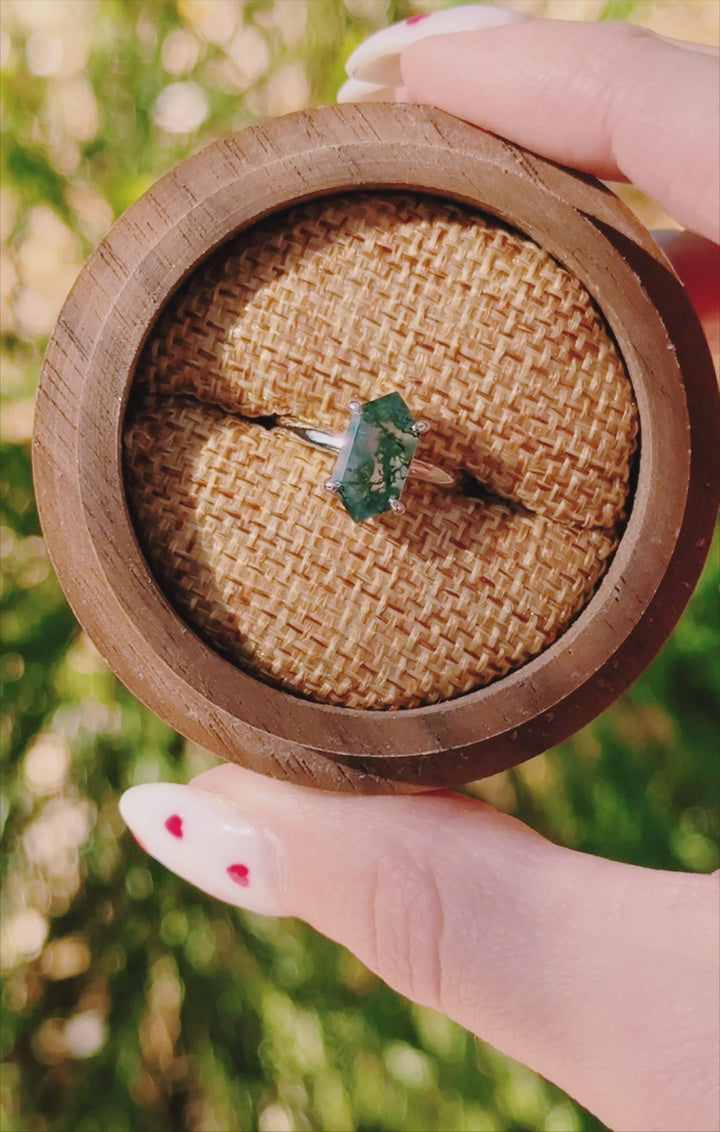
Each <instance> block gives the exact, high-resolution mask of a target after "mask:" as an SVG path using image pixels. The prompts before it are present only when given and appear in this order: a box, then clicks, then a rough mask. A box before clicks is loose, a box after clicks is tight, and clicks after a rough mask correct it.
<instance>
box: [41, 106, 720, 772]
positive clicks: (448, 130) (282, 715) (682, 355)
mask: <svg viewBox="0 0 720 1132" xmlns="http://www.w3.org/2000/svg"><path fill="white" fill-rule="evenodd" d="M357 188H394V189H399V188H406V189H411V190H422V191H424V192H429V193H434V194H437V195H439V196H442V197H446V198H448V199H452V200H456V201H461V202H466V203H469V204H471V205H475V206H478V207H480V208H481V209H482V210H483V211H484V212H486V213H489V214H491V215H495V216H498V217H499V218H500V219H502V220H504V221H506V222H508V223H510V224H512V225H513V226H514V227H516V228H517V229H519V230H520V231H522V232H525V233H526V234H527V235H528V236H530V237H531V238H532V239H533V240H535V241H536V242H537V243H538V244H539V245H540V246H541V247H543V248H544V249H545V250H546V251H548V252H549V253H550V254H551V255H553V256H554V257H556V258H557V259H558V260H559V261H560V262H561V263H563V264H564V265H565V266H566V267H567V268H568V270H569V271H570V272H572V273H573V274H575V275H576V276H577V277H578V278H579V279H580V281H581V282H582V283H583V284H584V285H585V287H586V288H587V289H588V291H589V292H590V294H591V295H592V296H593V298H594V299H595V301H596V302H597V304H598V306H599V307H600V309H601V311H602V312H603V314H604V316H605V318H606V320H607V323H608V325H609V327H610V329H611V331H612V333H613V335H614V338H615V340H616V342H617V344H618V348H619V350H620V352H621V354H622V356H623V360H624V362H625V365H626V369H627V371H628V374H629V376H630V378H631V381H632V383H633V389H634V393H635V398H636V402H637V405H638V410H639V415H640V432H641V456H640V462H639V471H638V481H637V486H636V490H635V496H634V502H633V508H632V513H631V515H630V519H629V521H628V524H627V528H626V530H625V533H624V536H623V538H622V540H621V543H620V546H619V548H618V550H617V552H616V554H615V556H614V559H613V562H612V564H611V566H610V568H609V570H608V572H607V574H606V576H605V578H604V580H603V582H602V583H601V585H600V586H599V588H598V590H597V592H596V594H595V596H594V597H593V598H592V600H591V601H590V602H589V603H588V605H587V606H586V607H585V609H584V610H583V612H582V613H581V614H580V616H579V617H578V618H577V620H576V621H575V622H574V623H573V625H572V626H571V627H570V628H569V629H568V630H567V631H566V632H565V633H564V634H563V636H562V637H561V638H560V639H559V640H558V641H556V642H555V644H553V645H552V646H550V648H548V649H546V651H545V652H543V653H542V654H541V655H540V656H539V657H537V658H536V659H534V660H532V661H530V662H529V663H528V664H527V665H525V666H524V667H523V668H522V669H520V670H518V671H516V672H514V673H512V674H511V675H509V676H507V677H505V678H504V679H501V680H499V681H497V682H496V683H494V684H491V685H489V686H488V687H486V688H482V689H480V690H479V691H477V692H473V693H471V694H469V695H467V696H464V697H461V698H459V699H456V700H452V701H449V702H446V703H439V704H435V705H432V706H430V707H424V708H419V709H415V710H411V711H405V712H385V713H372V712H364V711H355V710H352V709H346V708H337V707H331V706H328V705H320V704H315V703H312V702H310V701H307V700H303V699H299V698H297V697H293V696H290V695H289V694H287V693H285V692H281V691H279V690H277V689H274V688H271V687H269V686H267V685H264V684H262V683H260V682H259V681H257V680H255V679H253V678H252V677H250V676H247V675H246V674H244V673H243V672H241V671H240V670H239V669H237V668H235V667H234V666H233V665H231V664H229V663H228V662H227V661H226V660H224V659H223V658H222V657H220V656H219V655H218V654H217V653H215V652H213V650H212V649H210V648H209V647H208V646H207V645H206V644H204V643H203V642H201V641H200V640H199V638H198V637H196V636H195V634H194V633H193V632H192V631H191V630H190V629H188V627H187V626H186V625H185V623H184V622H183V621H182V620H181V619H180V617H179V616H178V614H177V613H176V611H175V610H174V609H173V608H172V607H171V606H170V605H169V603H168V602H167V601H166V599H165V598H164V597H163V595H162V593H161V592H160V590H159V588H158V586H157V584H156V582H155V580H154V578H153V577H152V575H151V573H150V571H149V569H148V566H147V563H146V562H145V559H144V557H143V555H142V553H141V551H140V549H139V546H138V544H137V541H136V538H135V534H134V531H133V527H132V523H131V520H130V517H129V514H128V509H127V504H126V499H125V490H124V483H123V477H122V460H121V455H122V454H121V434H122V427H123V421H124V413H125V406H126V402H127V396H128V391H129V388H130V385H131V383H132V378H133V374H134V369H135V365H136V361H137V358H138V356H139V353H140V351H141V349H142V346H143V344H144V342H145V340H146V338H147V336H148V334H149V333H150V331H151V329H152V327H153V326H154V324H155V322H156V320H157V318H158V316H159V314H160V312H161V311H162V309H163V307H164V305H165V304H166V302H167V301H168V299H169V297H170V296H171V295H172V294H173V293H174V291H175V290H176V289H177V287H178V286H179V285H180V284H181V283H182V281H183V280H184V279H185V278H186V277H187V276H188V275H189V274H190V273H191V272H192V271H193V270H194V269H195V268H196V267H197V266H198V264H200V263H201V262H202V261H203V260H204V259H205V258H206V257H207V256H208V255H209V254H210V252H212V251H213V250H214V249H215V248H217V247H218V246H219V245H220V244H222V243H224V242H225V241H226V240H228V239H229V238H230V237H232V236H233V235H235V234H237V233H238V232H239V231H241V230H242V229H243V228H245V227H247V226H248V225H250V224H252V223H254V222H256V221H257V220H258V219H260V218H261V217H264V216H267V215H269V214H271V213H273V212H275V211H277V210H279V209H284V208H287V207H288V206H290V205H291V204H294V203H296V202H298V201H302V200H307V199H309V198H312V197H316V196H321V195H328V194H332V193H337V192H339V191H342V190H347V189H357ZM718 417H719V410H718V395H717V386H716V382H715V377H714V373H713V369H712V364H711V361H710V357H709V353H708V350H707V347H706V345H705V342H704V338H703V336H702V331H701V329H700V327H699V325H698V323H697V319H696V318H695V315H694V313H693V311H692V309H691V307H690V304H689V302H688V300H687V298H686V296H685V294H684V292H683V289H682V287H681V285H680V284H679V282H678V280H677V279H676V277H675V276H674V275H673V273H672V270H671V269H670V267H669V266H668V264H667V263H666V261H665V260H664V258H663V256H662V254H661V253H660V252H659V250H658V249H657V248H656V247H655V245H654V244H653V243H652V241H651V240H650V238H649V236H648V235H647V233H646V232H645V231H644V229H642V227H641V226H640V225H639V224H638V223H637V222H636V221H635V220H634V218H633V217H632V216H631V215H630V214H629V213H628V211H627V210H626V209H625V208H624V206H622V205H621V204H620V203H619V202H618V201H617V200H616V199H615V198H614V197H613V196H612V194H610V193H609V192H608V191H607V190H606V189H604V188H602V187H601V186H599V185H597V184H596V183H594V182H592V181H591V180H590V179H588V178H585V177H577V176H575V175H573V174H570V173H568V172H567V171H565V170H562V169H560V168H558V167H556V166H553V165H551V164H549V163H546V162H543V161H541V160H540V159H538V158H536V157H532V156H531V155H528V154H526V153H524V152H522V151H520V150H518V149H517V148H516V147H513V146H511V145H509V144H507V143H505V142H502V141H500V140H499V139H497V138H493V137H491V136H489V135H486V134H484V133H482V132H481V131H479V130H477V129H475V128H474V127H471V126H468V125H467V124H465V123H462V122H460V121H457V120H455V119H453V118H452V117H450V116H448V115H446V114H444V113H441V112H439V111H435V110H432V109H428V108H417V107H409V106H402V107H395V106H385V105H371V106H346V107H338V108H322V109H318V110H313V111H307V112H303V113H301V114H297V115H292V116H290V117H288V118H284V119H279V120H277V121H274V122H270V123H268V124H267V125H264V126H261V127H255V128H253V129H250V130H247V131H244V132H243V133H240V134H236V135H233V136H232V137H229V138H227V139H225V140H223V141H222V142H219V143H217V144H215V145H214V146H212V147H210V149H208V150H206V151H204V152H203V153H200V154H198V155H197V156H195V157H194V158H191V159H190V160H189V161H187V162H185V163H183V164H182V165H181V166H179V167H177V168H176V169H174V170H173V171H172V172H171V173H170V174H168V175H167V176H166V177H164V178H163V179H162V180H161V181H160V182H158V184H157V185H156V186H154V188H153V189H151V190H150V192H149V193H147V194H146V195H145V196H144V197H143V198H142V199H141V200H140V201H138V202H137V204H136V205H134V206H133V207H132V208H131V209H130V210H129V211H128V212H127V213H126V214H125V215H124V216H123V217H122V218H121V219H120V220H119V221H118V222H117V224H116V225H115V226H114V227H113V229H112V231H111V232H110V234H109V235H108V237H107V239H106V240H105V241H104V242H103V244H102V245H101V246H100V247H99V248H98V250H97V251H96V252H95V254H94V255H93V256H92V258H91V259H90V261H89V263H88V264H87V266H86V268H85V270H84V271H83V273H82V275H81V277H80V279H79V280H78V283H77V284H76V286H75V288H74V289H73V292H72V293H71V295H70V297H69V299H68V301H67V303H66V306H65V308H64V310H63V312H62V315H61V318H60V320H59V323H58V326H57V329H56V332H55V334H54V336H53V338H52V341H51V343H50V346H49V348H48V352H47V356H46V359H45V364H44V367H43V373H42V379H41V385H40V391H39V396H38V411H37V427H36V436H35V444H34V468H35V483H36V492H37V497H38V504H39V508H40V513H41V519H42V523H43V529H44V532H45V536H46V539H47V543H48V548H49V551H50V554H51V557H52V559H53V562H54V565H55V568H56V570H57V573H58V576H59V578H60V580H61V583H62V585H63V588H64V589H65V592H66V594H67V597H68V600H69V601H70V604H71V605H72V606H73V609H74V610H75V612H76V614H77V616H78V618H79V620H80V621H81V622H82V624H83V625H84V626H85V628H86V629H87V631H88V633H89V634H90V636H91V637H92V638H93V640H94V641H95V643H96V644H97V645H98V647H99V649H100V651H101V652H102V654H103V655H104V657H105V658H106V660H107V661H108V663H109V664H110V665H111V667H112V668H113V669H114V671H115V672H116V673H117V674H118V676H119V677H120V679H121V680H122V681H123V682H124V683H125V684H126V685H127V686H128V687H129V688H130V689H131V690H132V691H133V692H134V693H135V694H136V695H137V696H138V698H140V699H141V700H143V702H145V703H146V704H147V705H148V706H149V707H150V708H151V709H152V710H154V711H155V712H157V714H159V715H160V716H162V717H163V718H164V719H165V720H166V721H167V722H168V723H169V724H170V725H171V726H173V727H174V728H176V729H177V730H178V731H180V732H181V733H183V734H184V735H186V736H188V737H190V738H192V739H193V740H195V741H196V742H198V743H200V744H201V745H203V746H205V747H208V748H210V749H211V750H213V751H215V752H216V753H217V754H218V755H221V756H222V757H223V758H226V759H229V760H232V761H236V762H240V763H242V764H244V765H247V766H250V767H251V768H253V769H256V770H259V771H263V772H265V773H269V774H273V775H275V776H278V777H283V778H287V779H290V780H293V781H296V782H301V783H306V784H312V785H319V786H323V787H327V788H334V789H342V790H366V791H368V790H374V791H377V790H386V791H387V790H393V789H396V790H397V789H400V790H402V789H407V788H408V787H410V786H412V785H421V784H424V785H442V784H456V783H460V782H464V781H469V780H470V779H473V778H477V777H481V776H482V775H484V774H491V773H494V772H495V771H497V770H499V769H501V768H502V767H505V766H509V765H512V764H514V763H517V762H520V761H522V760H523V759H526V758H529V757H531V756H533V755H535V754H537V753H538V752H539V751H541V750H544V749H546V748H547V747H549V746H551V745H552V744H553V743H556V742H558V741H560V740H561V739H563V738H565V737H566V736H567V735H569V734H571V733H572V732H573V731H575V730H576V729H577V728H579V727H580V726H582V725H583V724H584V723H586V722H587V721H588V720H589V719H591V718H592V717H593V716H594V715H596V714H597V713H598V712H599V711H601V710H602V709H603V708H604V707H605V706H607V705H608V704H609V703H610V702H611V701H612V700H613V699H614V698H615V697H616V696H617V695H618V694H619V693H620V692H622V691H623V690H624V689H625V688H626V687H627V686H628V684H629V683H630V682H631V681H632V680H633V679H635V677H636V676H637V675H638V674H639V672H640V671H641V670H642V669H643V668H644V667H645V665H646V664H647V663H648V662H649V660H650V659H651V658H652V656H653V655H654V654H655V652H656V651H657V650H658V648H659V647H660V646H661V645H662V643H663V641H664V640H665V639H666V637H667V635H668V633H669V632H670V630H671V629H672V626H673V625H674V624H675V621H676V620H677V618H678V616H679V615H680V613H681V611H682V609H683V608H684V606H685V604H686V602H687V599H688V597H689V595H690V593H691V591H692V588H693V585H694V583H695V581H696V580H697V577H698V575H699V572H700V569H701V567H702V563H703V561H704V559H705V556H706V554H707V550H708V547H709V541H710V537H711V533H712V528H713V524H714V520H715V515H716V511H717V503H718V496H719V495H720V485H719V484H718V471H717V465H716V461H715V459H714V451H715V445H716V443H717V427H718Z"/></svg>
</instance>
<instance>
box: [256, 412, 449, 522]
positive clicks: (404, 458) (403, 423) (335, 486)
mask: <svg viewBox="0 0 720 1132" xmlns="http://www.w3.org/2000/svg"><path fill="white" fill-rule="evenodd" d="M348 409H349V410H350V424H349V427H348V429H347V432H344V433H339V432H330V431H329V430H327V429H323V428H318V427H317V425H313V424H308V423H307V422H306V421H298V420H295V419H294V418H293V417H279V418H278V419H277V422H276V423H277V426H278V427H279V428H284V429H287V430H288V431H290V432H292V433H293V434H294V435H295V436H297V437H299V438H300V440H304V441H305V443H306V444H311V445H312V446H313V448H319V449H321V450H322V451H324V452H333V453H335V454H336V455H337V461H336V464H335V470H334V472H333V474H332V476H331V478H330V479H328V480H326V481H325V487H326V488H327V490H328V491H331V492H332V493H333V494H334V495H337V497H338V499H339V500H340V502H341V503H342V505H343V506H344V508H345V510H346V511H347V512H348V514H349V515H350V517H351V518H352V519H354V520H355V522H356V523H362V522H364V521H365V520H366V519H371V518H373V517H374V516H376V515H382V514H384V513H385V512H386V511H396V512H398V513H399V512H402V511H404V510H405V506H404V504H403V503H402V502H401V496H402V493H403V489H404V487H405V483H406V481H407V480H408V478H412V479H418V480H422V481H423V482H425V483H431V484H435V486H436V487H453V486H454V485H455V484H456V483H457V482H458V480H457V477H456V476H454V475H452V474H451V473H450V472H446V471H444V469H443V468H439V467H437V466H436V465H435V464H429V463H427V462H426V461H425V460H416V459H415V451H416V449H417V446H418V443H419V440H420V437H421V436H423V435H424V434H425V433H426V432H428V431H429V429H430V427H431V426H430V425H429V424H428V423H427V422H426V421H416V420H415V418H414V417H413V415H412V413H411V412H410V410H409V409H408V407H407V405H406V404H405V402H404V401H403V399H402V397H401V396H400V394H399V393H388V394H387V395H386V396H385V397H378V398H377V399H376V400H374V401H366V402H365V403H364V404H363V403H362V402H360V401H351V402H350V404H349V405H348Z"/></svg>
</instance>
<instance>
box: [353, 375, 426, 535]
mask: <svg viewBox="0 0 720 1132" xmlns="http://www.w3.org/2000/svg"><path fill="white" fill-rule="evenodd" d="M414 424H415V418H414V417H413V415H412V413H411V412H410V410H409V409H408V407H407V405H406V404H405V402H404V401H403V399H402V397H401V396H400V394H399V393H388V395H387V396H386V397H378V399H377V400H376V401H368V402H367V404H365V405H363V406H362V408H361V409H360V411H359V412H358V413H355V414H354V415H353V418H352V420H351V422H350V427H349V428H348V431H347V437H346V440H345V444H344V446H343V449H342V451H341V452H340V455H339V456H338V461H337V464H336V465H335V471H334V473H333V477H332V478H333V481H334V483H335V485H336V487H337V494H338V498H339V499H340V500H341V501H342V503H343V505H344V507H345V509H346V511H347V512H348V513H349V515H350V516H351V518H353V519H354V520H355V522H356V523H362V522H364V521H365V519H371V518H372V517H373V516H374V515H382V514H383V512H385V511H389V510H390V509H391V500H393V499H398V500H399V499H400V496H401V495H402V491H403V488H404V487H405V480H406V479H407V477H408V472H409V471H410V465H411V464H412V461H413V456H414V455H415V449H416V448H417V446H418V438H417V436H416V435H415V433H414V432H413V425H414Z"/></svg>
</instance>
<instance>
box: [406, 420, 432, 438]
mask: <svg viewBox="0 0 720 1132" xmlns="http://www.w3.org/2000/svg"><path fill="white" fill-rule="evenodd" d="M431 428H432V425H431V424H430V421H415V424H414V425H411V427H410V432H412V433H413V435H414V436H424V435H425V433H426V432H430V429H431Z"/></svg>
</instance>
